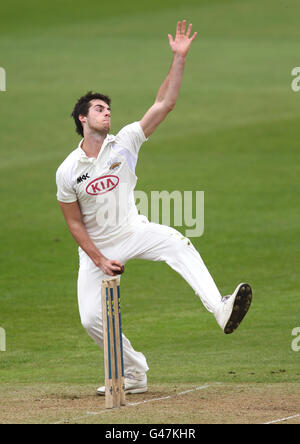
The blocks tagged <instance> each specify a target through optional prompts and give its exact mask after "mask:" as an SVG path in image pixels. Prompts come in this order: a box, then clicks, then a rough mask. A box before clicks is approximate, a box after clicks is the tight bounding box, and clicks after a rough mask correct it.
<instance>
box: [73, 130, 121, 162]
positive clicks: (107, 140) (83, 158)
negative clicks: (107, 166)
mask: <svg viewBox="0 0 300 444" xmlns="http://www.w3.org/2000/svg"><path fill="white" fill-rule="evenodd" d="M114 140H115V136H113V135H112V134H108V135H107V136H106V137H105V139H104V142H103V145H102V147H101V149H100V151H99V154H98V156H97V158H95V157H88V156H87V155H86V153H85V152H84V151H83V149H82V148H81V146H82V143H83V141H84V139H81V141H80V142H79V144H78V150H79V152H80V158H79V160H80V162H83V163H96V161H97V160H98V159H99V158H100V156H101V155H102V153H103V151H104V150H105V148H106V147H107V145H108V144H109V143H111V142H114Z"/></svg>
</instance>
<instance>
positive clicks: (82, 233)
mask: <svg viewBox="0 0 300 444" xmlns="http://www.w3.org/2000/svg"><path fill="white" fill-rule="evenodd" d="M58 203H59V205H60V208H61V209H62V212H63V215H64V217H65V219H66V222H67V225H68V227H69V230H70V232H71V234H72V236H73V237H74V239H75V240H76V242H77V244H78V245H79V246H80V247H81V248H82V249H83V250H84V251H85V252H86V254H87V255H88V256H89V257H90V258H91V259H92V261H93V262H94V264H95V265H97V267H99V268H101V270H102V271H103V272H104V273H105V274H107V275H109V276H115V275H117V274H121V273H123V271H124V266H123V265H122V264H121V263H120V262H119V261H117V260H109V259H107V258H106V257H105V256H103V254H101V253H100V251H99V250H98V248H97V247H96V245H95V244H94V243H93V242H92V240H91V238H90V236H89V234H88V232H87V231H86V228H85V226H84V224H83V222H82V218H81V211H80V208H79V205H78V203H77V202H72V203H64V202H58Z"/></svg>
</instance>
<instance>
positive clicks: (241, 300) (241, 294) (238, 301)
mask: <svg viewBox="0 0 300 444" xmlns="http://www.w3.org/2000/svg"><path fill="white" fill-rule="evenodd" d="M251 301H252V290H251V287H250V285H249V284H241V285H240V286H239V288H238V290H237V293H236V297H235V300H234V303H233V307H232V313H231V316H230V318H229V320H228V322H227V324H226V326H225V328H224V333H225V334H226V335H230V334H231V333H233V332H234V330H236V329H237V328H238V326H239V325H240V323H241V322H242V320H243V319H244V317H245V315H246V314H247V312H248V310H249V308H250V305H251Z"/></svg>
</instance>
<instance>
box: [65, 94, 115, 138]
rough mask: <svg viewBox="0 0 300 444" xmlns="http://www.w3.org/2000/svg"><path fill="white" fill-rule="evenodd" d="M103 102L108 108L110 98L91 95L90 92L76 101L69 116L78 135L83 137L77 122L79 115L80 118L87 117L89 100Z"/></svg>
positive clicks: (78, 121)
mask: <svg viewBox="0 0 300 444" xmlns="http://www.w3.org/2000/svg"><path fill="white" fill-rule="evenodd" d="M95 99H98V100H103V102H105V103H107V105H108V106H110V102H111V100H110V98H109V97H108V96H105V95H103V94H100V93H93V92H92V91H88V92H87V93H86V94H85V96H82V97H80V99H78V101H77V103H76V105H75V107H74V109H73V112H72V114H71V116H72V117H73V119H74V120H75V125H76V132H77V133H78V134H80V135H81V136H82V137H83V128H82V124H81V122H80V120H79V115H80V114H81V115H82V116H87V115H88V113H89V108H90V106H91V104H90V101H91V100H95Z"/></svg>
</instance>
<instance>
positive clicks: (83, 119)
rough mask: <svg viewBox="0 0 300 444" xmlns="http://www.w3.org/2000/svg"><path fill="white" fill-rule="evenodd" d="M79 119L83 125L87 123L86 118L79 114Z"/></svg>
mask: <svg viewBox="0 0 300 444" xmlns="http://www.w3.org/2000/svg"><path fill="white" fill-rule="evenodd" d="M78 119H79V120H80V122H81V123H86V116H83V115H82V114H79V116H78Z"/></svg>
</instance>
